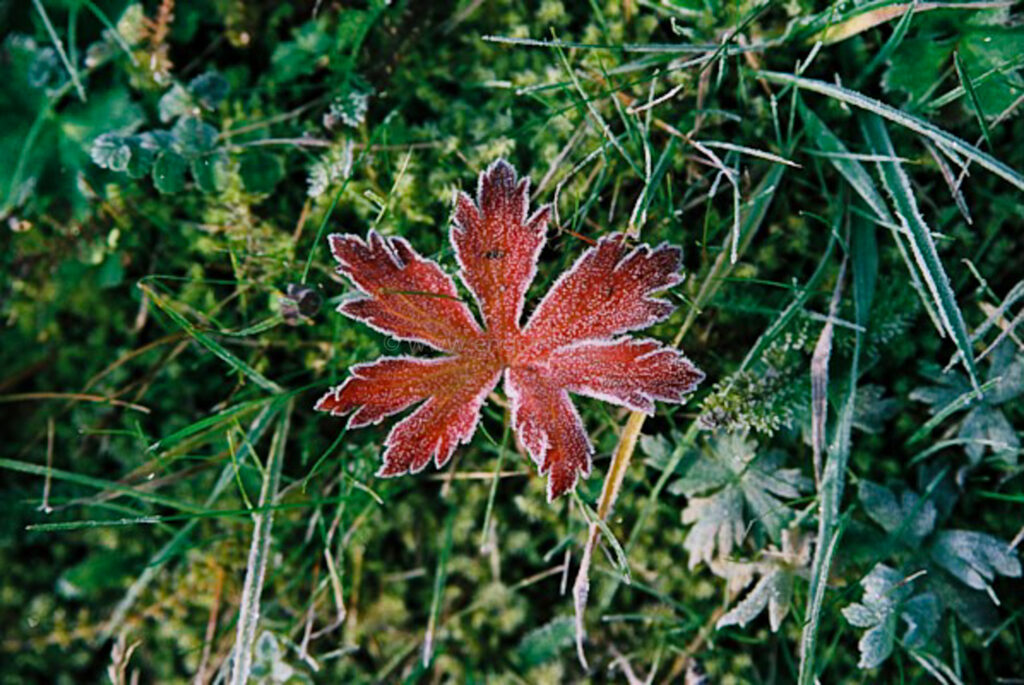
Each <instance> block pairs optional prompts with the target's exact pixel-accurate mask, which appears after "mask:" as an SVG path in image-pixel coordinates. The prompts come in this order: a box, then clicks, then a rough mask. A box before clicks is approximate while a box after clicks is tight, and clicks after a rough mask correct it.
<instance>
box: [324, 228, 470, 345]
mask: <svg viewBox="0 0 1024 685" xmlns="http://www.w3.org/2000/svg"><path fill="white" fill-rule="evenodd" d="M329 240H330V244H331V252H332V253H333V254H334V258H335V259H337V260H338V263H339V264H340V265H341V268H340V270H341V271H342V272H343V273H344V274H345V275H346V276H348V277H349V278H350V279H351V280H352V282H353V283H355V284H356V285H357V286H358V287H359V288H360V290H362V291H363V292H364V293H365V294H366V297H361V298H358V299H353V300H348V301H347V302H344V303H343V304H342V305H341V307H339V308H338V311H340V312H341V313H342V314H345V315H346V316H349V317H351V318H353V319H358V320H360V321H363V322H365V323H367V324H369V325H370V326H372V327H373V328H375V329H377V330H379V331H381V332H383V333H387V334H388V335H391V336H393V337H396V338H398V339H400V340H414V341H417V342H422V343H425V344H427V345H430V346H431V347H434V348H436V349H438V350H443V351H445V352H454V351H457V350H458V348H459V345H460V344H465V343H467V342H469V341H472V340H473V339H474V338H476V337H478V334H479V328H478V326H477V324H476V322H475V321H474V319H473V314H472V313H471V312H470V311H469V307H467V306H466V305H465V304H464V303H463V302H461V301H460V300H459V298H458V291H457V290H456V289H455V282H454V281H452V279H451V277H450V276H449V275H448V274H446V273H445V272H444V271H442V270H441V267H439V266H438V265H437V264H436V263H435V262H433V261H431V260H429V259H425V258H423V257H421V256H420V255H419V254H417V253H416V251H415V250H413V249H412V247H411V246H410V245H409V243H407V242H406V241H404V240H402V239H401V238H391V239H385V238H383V237H381V235H380V234H379V233H377V232H376V231H370V235H369V238H368V239H367V240H366V241H363V240H362V239H360V238H358V237H356V236H345V235H337V234H335V235H331V236H329Z"/></svg>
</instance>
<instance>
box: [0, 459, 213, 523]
mask: <svg viewBox="0 0 1024 685" xmlns="http://www.w3.org/2000/svg"><path fill="white" fill-rule="evenodd" d="M0 469H7V470H8V471H16V472H18V473H27V474H29V475H33V476H43V477H49V478H51V479H53V480H63V481H67V482H69V483H75V484H77V485H82V486H85V487H88V488H95V489H96V490H99V491H100V492H106V491H110V492H121V493H124V494H125V495H128V496H129V497H133V498H135V499H138V500H141V501H143V502H149V503H150V504H156V505H159V506H162V507H168V508H170V509H176V510H178V511H185V512H189V513H192V514H201V513H203V512H205V511H206V509H205V508H204V507H198V506H195V505H193V504H188V503H185V502H181V501H179V500H176V499H174V498H173V497H167V496H165V495H160V494H157V493H155V492H150V491H148V490H144V489H140V488H135V487H132V486H131V485H125V484H124V483H118V482H117V481H113V480H107V479H106V478H95V477H93V476H85V475H82V474H80V473H74V472H72V471H65V470H64V469H55V468H52V467H51V468H47V467H46V466H40V465H39V464H33V463H31V462H26V461H18V460H16V459H0Z"/></svg>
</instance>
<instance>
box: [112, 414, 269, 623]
mask: <svg viewBox="0 0 1024 685" xmlns="http://www.w3.org/2000/svg"><path fill="white" fill-rule="evenodd" d="M279 409H280V405H278V404H277V403H271V404H269V405H267V406H266V407H264V408H263V410H262V411H261V412H260V413H259V414H258V415H257V416H256V418H255V419H253V422H252V424H251V425H250V426H249V432H248V434H247V435H246V440H245V441H244V442H243V444H242V445H241V446H240V448H239V451H238V453H237V455H236V457H237V459H238V461H239V462H241V461H242V459H243V458H244V457H245V456H246V453H247V452H248V453H250V454H251V450H252V445H255V444H256V443H257V442H259V441H260V438H262V437H263V434H264V432H265V431H266V430H267V428H268V427H269V426H270V422H271V421H272V420H273V419H274V416H275V415H276V413H277V411H278V410H279ZM234 473H235V472H234V468H233V466H232V465H231V464H227V465H226V466H224V468H222V469H221V472H220V475H219V476H218V477H217V481H216V482H215V483H214V485H213V489H212V490H211V491H210V495H209V496H208V497H207V498H206V500H205V502H204V504H203V505H204V506H205V507H206V508H207V509H208V508H209V507H210V506H211V505H212V504H213V503H214V502H215V501H216V500H217V498H218V497H220V495H221V493H223V492H224V489H225V488H226V487H227V486H228V485H229V484H231V483H233V482H234ZM200 520H201V519H200V518H194V519H192V520H191V521H189V522H188V523H186V524H185V525H184V526H182V527H181V529H180V530H179V531H178V532H177V533H175V534H174V537H172V538H171V539H170V540H168V541H167V543H166V544H164V546H163V547H161V548H160V549H159V550H158V551H157V553H156V554H154V555H153V556H152V557H151V558H150V560H149V562H148V563H147V564H146V567H145V568H144V569H143V571H142V573H141V574H139V577H138V578H136V579H135V581H134V582H133V583H132V584H131V586H130V587H129V588H128V591H127V592H126V593H125V596H124V597H122V598H121V601H120V602H118V603H117V606H116V607H115V608H114V611H113V613H112V614H111V616H110V619H109V620H108V621H107V623H106V625H105V626H103V630H102V631H101V632H100V634H99V641H100V642H106V641H107V640H108V639H110V636H112V635H114V634H115V633H117V632H118V631H119V630H120V629H121V625H122V624H123V623H124V620H125V618H127V616H128V612H129V611H131V609H132V607H133V606H134V605H135V602H136V601H138V599H139V597H141V596H142V593H143V592H145V590H146V588H147V587H149V585H150V583H152V582H153V581H154V580H155V579H156V577H157V576H158V575H159V574H160V572H161V571H162V570H163V568H164V564H166V563H167V561H168V560H169V559H171V558H172V557H173V556H174V555H175V553H176V552H177V551H178V549H179V548H180V547H182V545H184V544H185V542H186V541H187V540H188V538H189V535H191V534H192V530H193V529H194V528H195V527H196V525H198V524H199V521H200Z"/></svg>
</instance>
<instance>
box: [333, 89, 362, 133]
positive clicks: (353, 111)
mask: <svg viewBox="0 0 1024 685" xmlns="http://www.w3.org/2000/svg"><path fill="white" fill-rule="evenodd" d="M369 106H370V93H369V92H368V91H364V90H359V89H356V88H352V89H350V90H349V91H348V92H347V93H345V94H344V95H339V96H338V97H336V98H334V99H333V100H332V101H331V104H330V106H329V107H328V108H327V113H326V114H325V115H324V124H325V125H326V126H327V128H333V127H334V124H335V122H338V121H340V122H341V123H343V124H345V125H346V126H350V127H352V128H355V127H357V126H359V125H360V124H362V123H363V122H364V121H365V120H366V111H367V110H368V109H369Z"/></svg>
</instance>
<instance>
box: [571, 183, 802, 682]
mask: <svg viewBox="0 0 1024 685" xmlns="http://www.w3.org/2000/svg"><path fill="white" fill-rule="evenodd" d="M785 169H786V167H785V166H783V165H775V166H773V167H772V168H771V170H769V172H768V173H767V174H766V175H765V177H764V178H763V179H762V180H761V183H760V184H758V186H757V188H756V189H755V190H754V193H753V197H752V199H751V200H750V203H749V206H750V209H749V211H748V212H747V214H746V216H745V217H744V218H743V221H742V225H741V230H740V234H741V240H740V244H739V246H738V252H744V251H745V250H746V249H747V247H748V246H749V245H750V243H751V241H752V240H753V238H754V235H755V234H756V233H757V230H758V228H760V226H761V224H762V222H763V221H764V218H765V216H767V214H768V207H769V206H770V205H771V201H772V198H773V197H774V196H775V191H776V189H777V188H778V187H779V182H780V181H781V180H782V175H783V173H784V172H785ZM732 241H733V236H732V234H731V233H730V234H729V235H727V236H726V238H725V242H724V243H723V245H722V250H721V251H720V252H719V253H718V257H717V258H716V259H715V263H714V264H713V265H712V267H711V269H710V271H709V272H708V274H707V275H706V276H705V277H704V279H703V281H702V282H701V287H700V289H699V290H698V292H697V296H696V297H695V298H694V301H693V306H692V307H691V308H690V311H689V312H688V313H687V316H686V319H685V320H684V321H683V324H682V326H680V328H679V332H678V333H677V334H676V337H675V339H674V340H673V341H672V345H673V346H674V347H678V346H679V344H680V343H681V342H682V340H683V338H684V337H685V336H686V333H687V332H688V331H689V330H690V328H691V327H692V326H693V324H694V322H695V321H696V320H697V316H698V314H700V311H701V308H702V307H703V306H704V305H705V304H707V303H708V302H709V301H710V300H711V298H712V297H714V295H715V294H716V293H717V292H718V289H719V287H721V285H722V283H724V282H725V280H724V279H725V276H726V275H727V274H728V273H729V272H730V271H731V270H732V267H733V265H734V262H733V260H732V259H731V258H730V254H731V251H730V249H729V245H730V243H732ZM646 419H647V415H646V414H644V413H643V412H638V411H634V412H630V414H629V418H628V419H627V421H626V425H625V427H624V428H623V430H622V435H621V436H620V437H619V444H618V445H617V446H616V448H615V454H614V455H613V457H612V462H611V465H610V466H609V467H608V475H607V476H605V480H604V485H603V486H602V488H601V497H600V499H599V500H598V505H597V516H598V519H599V520H600V522H602V523H603V522H606V521H607V520H608V517H609V516H610V515H611V512H612V509H613V508H614V506H615V502H616V500H617V499H618V497H619V492H620V490H621V489H622V482H623V480H624V479H625V477H626V472H627V471H628V470H629V465H630V463H632V461H633V452H634V451H635V450H636V445H637V441H638V440H639V439H640V431H641V430H642V429H643V426H644V421H645V420H646ZM690 434H692V436H693V437H696V430H695V429H694V428H693V427H691V430H690V431H689V432H688V435H690ZM601 528H602V526H601V525H599V522H598V521H593V522H591V523H590V525H589V527H588V530H587V542H586V545H585V547H584V548H583V558H582V559H581V560H580V567H579V570H578V571H577V572H576V580H575V582H574V583H573V608H574V610H575V620H576V654H577V656H578V657H579V660H580V663H581V664H582V665H583V667H584V668H587V661H586V656H585V654H584V651H583V639H584V637H585V635H586V634H585V631H584V620H583V616H584V612H585V611H586V608H587V597H588V596H589V594H590V565H591V562H592V560H593V550H594V547H595V546H596V545H597V538H598V534H599V533H600V532H601Z"/></svg>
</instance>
